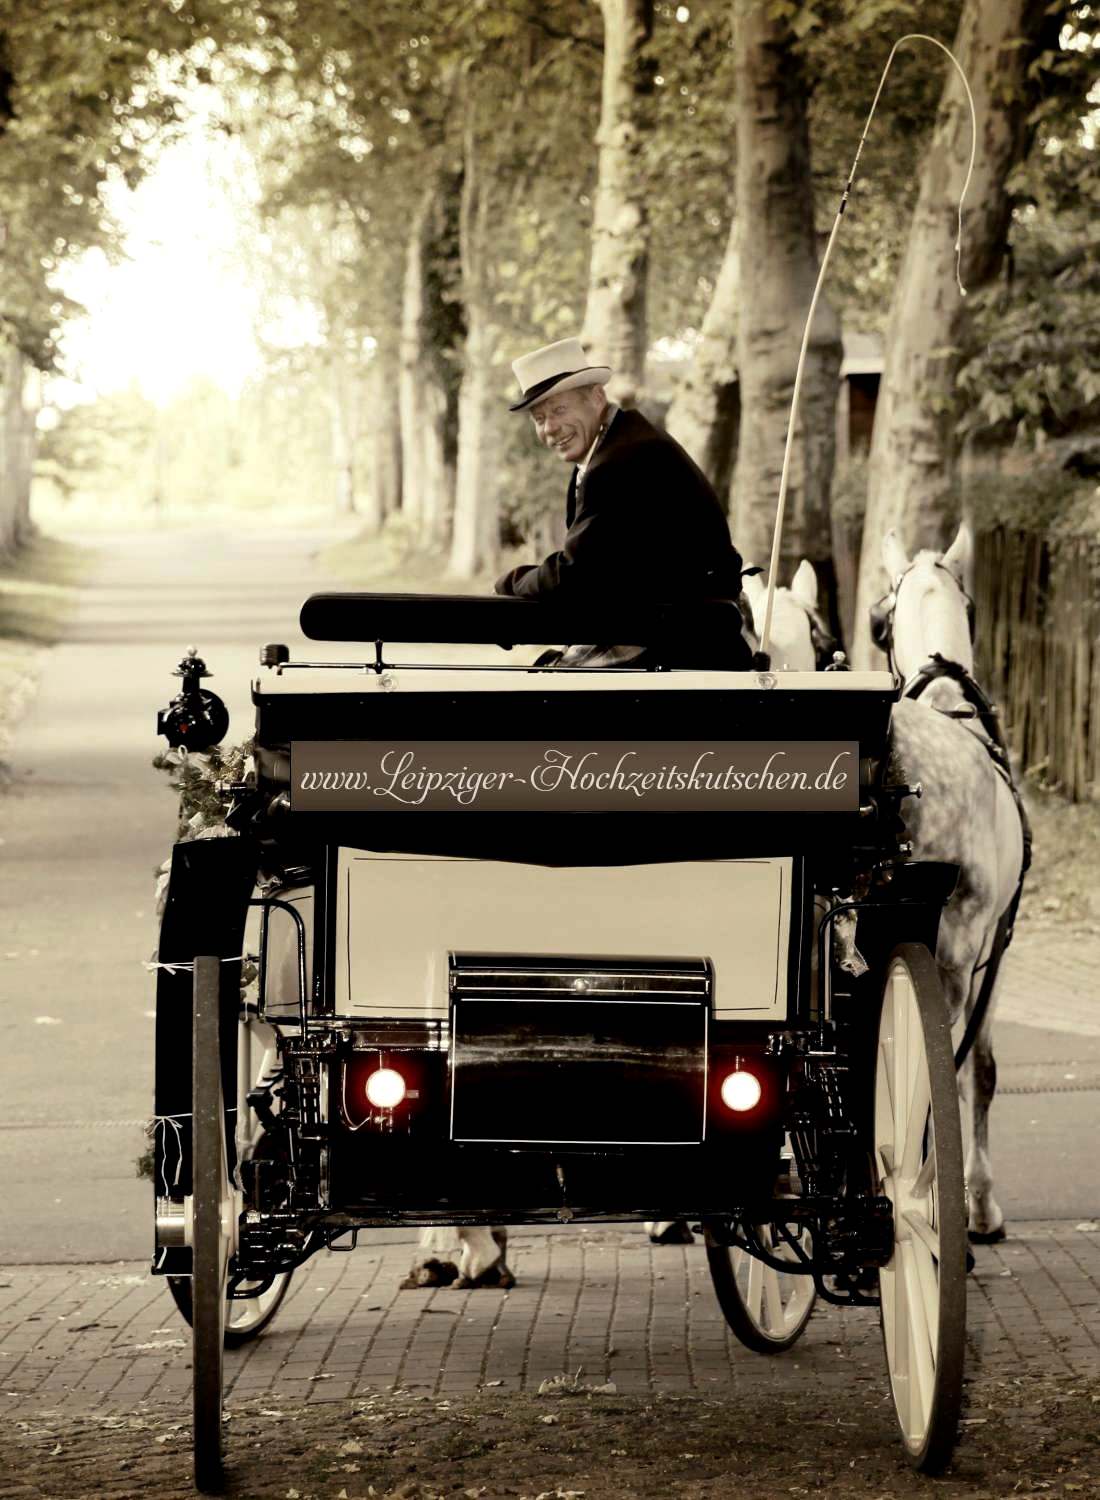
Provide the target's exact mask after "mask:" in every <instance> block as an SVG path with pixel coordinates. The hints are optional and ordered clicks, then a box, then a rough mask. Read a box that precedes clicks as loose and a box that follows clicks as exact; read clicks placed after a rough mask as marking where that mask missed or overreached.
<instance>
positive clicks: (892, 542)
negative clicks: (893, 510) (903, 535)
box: [882, 527, 909, 583]
mask: <svg viewBox="0 0 1100 1500" xmlns="http://www.w3.org/2000/svg"><path fill="white" fill-rule="evenodd" d="M882 566H883V567H884V568H885V569H886V572H887V574H888V575H889V578H890V582H891V583H893V581H894V579H895V578H897V577H898V575H899V574H900V573H904V572H905V570H906V568H907V567H908V566H909V559H908V558H907V557H906V555H905V548H904V547H903V546H902V545H901V543H900V542H899V541H898V534H897V532H896V531H895V530H894V529H893V527H891V528H890V530H889V531H888V532H887V533H886V535H885V536H884V537H883V539H882Z"/></svg>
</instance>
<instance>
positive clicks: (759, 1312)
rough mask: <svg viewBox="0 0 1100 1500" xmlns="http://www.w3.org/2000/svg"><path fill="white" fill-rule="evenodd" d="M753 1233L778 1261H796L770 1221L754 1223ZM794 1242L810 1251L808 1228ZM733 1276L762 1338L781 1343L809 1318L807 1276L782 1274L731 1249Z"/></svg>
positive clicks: (811, 1288)
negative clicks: (754, 1232)
mask: <svg viewBox="0 0 1100 1500" xmlns="http://www.w3.org/2000/svg"><path fill="white" fill-rule="evenodd" d="M755 1227H756V1235H757V1238H758V1239H759V1241H760V1243H761V1245H762V1246H763V1247H764V1249H765V1250H767V1251H769V1252H770V1254H772V1255H774V1256H775V1257H776V1258H777V1259H778V1260H787V1261H790V1262H791V1263H792V1264H796V1263H797V1262H798V1255H797V1253H796V1252H795V1250H794V1249H793V1248H792V1246H790V1245H789V1244H788V1243H787V1242H786V1241H785V1240H784V1239H783V1238H782V1236H779V1235H777V1234H776V1233H775V1230H774V1228H773V1227H772V1225H770V1224H758V1225H756V1226H755ZM798 1243H799V1244H800V1245H801V1247H802V1249H803V1251H804V1252H805V1254H806V1255H807V1256H809V1255H810V1253H811V1242H810V1234H809V1231H808V1230H806V1229H803V1230H802V1232H801V1233H800V1234H799V1235H798ZM731 1259H732V1261H733V1275H734V1279H735V1281H736V1284H737V1292H738V1295H739V1296H740V1298H741V1303H742V1305H743V1306H744V1309H745V1313H746V1315H747V1316H748V1318H749V1320H750V1322H751V1323H752V1324H753V1326H754V1327H755V1328H756V1330H757V1332H758V1333H760V1335H761V1336H762V1337H763V1338H766V1339H772V1340H774V1341H775V1342H776V1343H779V1342H785V1341H786V1340H787V1339H789V1338H790V1337H791V1335H792V1334H794V1333H796V1332H797V1331H798V1329H799V1328H800V1327H801V1325H802V1324H803V1323H804V1322H805V1321H806V1319H807V1318H808V1317H809V1315H810V1313H811V1311H812V1310H813V1304H814V1283H813V1278H812V1277H811V1276H795V1275H790V1276H788V1275H785V1274H784V1273H783V1272H782V1271H778V1270H776V1268H775V1267H774V1266H769V1265H766V1264H765V1263H764V1261H762V1260H759V1259H758V1258H757V1257H756V1256H755V1255H750V1254H749V1253H748V1251H747V1250H740V1249H736V1248H735V1249H734V1250H733V1251H732V1252H731Z"/></svg>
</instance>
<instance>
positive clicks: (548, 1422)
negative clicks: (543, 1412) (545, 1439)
mask: <svg viewBox="0 0 1100 1500" xmlns="http://www.w3.org/2000/svg"><path fill="white" fill-rule="evenodd" d="M539 1421H540V1422H545V1423H546V1425H547V1426H548V1427H551V1426H553V1425H554V1424H555V1423H556V1422H557V1421H558V1418H557V1417H540V1418H539Z"/></svg>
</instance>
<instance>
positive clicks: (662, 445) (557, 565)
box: [495, 339, 750, 668]
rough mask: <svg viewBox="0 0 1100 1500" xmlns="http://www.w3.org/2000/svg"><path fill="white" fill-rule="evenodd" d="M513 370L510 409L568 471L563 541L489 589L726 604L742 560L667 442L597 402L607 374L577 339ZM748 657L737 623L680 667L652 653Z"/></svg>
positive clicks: (592, 651)
mask: <svg viewBox="0 0 1100 1500" xmlns="http://www.w3.org/2000/svg"><path fill="white" fill-rule="evenodd" d="M512 369H513V371H514V372H515V376H516V379H517V380H518V381H519V384H520V389H521V391H522V392H523V395H522V398H521V400H519V401H518V402H516V403H515V404H514V405H513V406H511V407H510V408H509V410H510V411H515V412H527V413H528V414H529V415H530V417H531V420H532V422H533V423H534V428H535V436H536V438H537V439H538V441H539V442H540V443H542V444H543V445H544V446H545V447H547V448H549V449H550V451H551V452H552V453H556V454H557V456H558V457H559V458H560V459H562V460H563V461H564V462H565V463H568V464H571V465H573V472H572V475H571V476H570V480H569V489H568V492H567V495H566V508H565V520H566V526H567V528H568V529H567V535H566V538H565V544H564V546H563V547H562V548H561V550H560V551H558V552H552V553H551V554H550V556H549V557H545V558H543V560H542V562H540V563H537V564H532V563H527V564H523V565H522V566H520V567H518V568H512V569H510V570H509V571H508V572H507V573H505V574H503V575H502V576H501V577H500V578H498V579H497V582H496V585H495V587H496V592H497V593H498V594H508V595H511V596H513V597H515V598H521V599H550V598H552V599H556V600H561V601H563V602H565V601H569V600H578V601H579V600H581V599H583V600H586V601H588V600H592V599H600V600H603V601H606V602H608V603H612V604H613V603H614V602H615V601H620V602H622V603H624V604H625V603H627V602H631V603H633V602H646V603H683V604H693V603H698V602H699V601H700V600H703V599H715V598H718V599H736V598H737V596H738V595H739V593H740V592H741V557H740V554H739V553H738V552H737V550H736V548H735V547H734V546H733V544H732V542H731V541H730V533H729V526H728V524H727V522H726V517H725V515H724V513H723V511H722V507H721V505H720V504H719V501H718V496H717V495H716V494H715V493H714V490H713V488H712V487H711V484H710V482H709V480H708V479H707V477H706V475H705V474H704V473H703V472H702V470H701V469H700V468H699V467H698V465H696V464H695V463H694V462H693V461H692V459H691V458H690V457H689V456H688V454H687V453H686V452H685V451H684V449H683V448H681V447H680V444H679V443H677V442H676V441H675V439H673V438H671V437H669V436H668V435H667V433H663V432H660V431H659V430H658V429H657V428H656V427H654V426H653V425H652V423H650V422H648V421H647V420H646V419H645V417H643V416H642V414H641V412H638V411H625V410H622V409H621V408H620V407H618V406H616V405H615V404H614V403H612V402H609V401H608V399H607V392H606V389H605V387H606V385H607V382H608V381H609V380H610V379H611V370H610V369H609V368H608V367H607V366H606V365H590V364H589V363H588V359H587V356H586V355H585V352H584V349H583V348H582V346H581V342H580V340H579V339H562V340H561V341H560V342H559V343H556V344H547V345H546V346H545V347H544V348H542V349H536V350H535V352H534V353H533V354H525V355H524V356H523V357H522V358H520V359H517V360H516V361H515V362H514V363H513V365H512ZM648 659H649V658H648V657H647V654H646V653H645V652H644V651H642V649H641V648H637V647H631V646H571V647H569V649H568V650H567V651H566V652H565V653H564V654H563V656H562V657H561V658H560V665H563V666H581V665H601V666H606V665H622V666H625V665H645V664H646V662H647V660H648ZM749 661H750V652H749V648H748V646H747V644H746V643H745V642H744V640H743V639H742V637H741V633H740V622H739V617H737V618H736V619H732V620H731V629H730V631H729V635H728V638H727V639H724V640H721V641H716V640H708V641H700V642H699V643H698V644H697V645H696V646H694V647H693V648H692V649H691V651H690V653H689V656H688V657H685V658H684V659H683V660H679V659H678V660H676V661H672V660H671V659H667V658H665V657H662V664H664V665H670V666H671V665H683V666H692V667H706V666H713V667H727V668H729V667H748V665H749ZM547 664H549V663H547ZM558 664H559V663H558V662H555V663H554V665H558Z"/></svg>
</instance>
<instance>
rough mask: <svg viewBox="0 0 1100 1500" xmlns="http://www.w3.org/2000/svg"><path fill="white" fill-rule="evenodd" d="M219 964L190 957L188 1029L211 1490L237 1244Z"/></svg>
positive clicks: (216, 1478)
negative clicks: (190, 1023) (191, 1002)
mask: <svg viewBox="0 0 1100 1500" xmlns="http://www.w3.org/2000/svg"><path fill="white" fill-rule="evenodd" d="M220 970H221V961H220V960H219V959H217V958H196V959H195V970H194V991H193V993H194V1011H193V1014H194V1021H193V1027H192V1090H193V1093H192V1098H193V1103H192V1120H191V1191H192V1212H191V1262H192V1266H191V1369H192V1376H191V1378H192V1397H193V1414H194V1450H195V1487H196V1489H198V1490H199V1491H201V1492H202V1493H203V1494H216V1493H217V1492H218V1491H219V1490H220V1489H221V1488H222V1484H223V1481H224V1474H223V1469H222V1350H223V1347H224V1343H225V1323H226V1298H227V1292H228V1281H229V1262H230V1259H231V1257H232V1255H233V1253H234V1251H235V1249H236V1239H237V1218H238V1214H239V1212H240V1203H239V1201H238V1197H239V1195H238V1194H237V1193H236V1192H235V1190H234V1189H233V1187H232V1185H231V1183H230V1181H229V1170H228V1161H227V1155H226V1139H225V1100H224V1097H223V1093H222V1069H221V1040H220V1022H219V1005H220V996H219V989H220Z"/></svg>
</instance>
